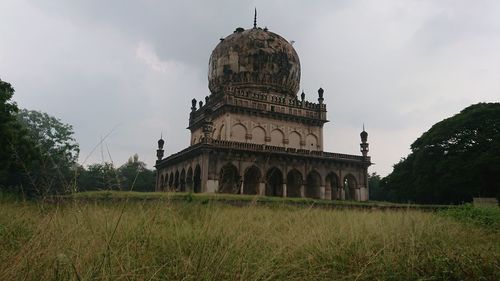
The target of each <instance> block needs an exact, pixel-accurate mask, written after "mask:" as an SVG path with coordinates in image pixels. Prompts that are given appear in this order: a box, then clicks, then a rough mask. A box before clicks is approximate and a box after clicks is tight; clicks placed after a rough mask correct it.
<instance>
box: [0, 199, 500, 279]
mask: <svg viewBox="0 0 500 281" xmlns="http://www.w3.org/2000/svg"><path fill="white" fill-rule="evenodd" d="M86 196H87V197H86V198H87V199H88V197H89V195H88V194H87V195H86ZM113 196H115V195H113ZM116 196H117V195H116ZM145 196H146V195H145ZM78 197H85V196H84V195H82V196H76V197H73V198H71V199H68V200H66V201H64V202H58V203H49V204H47V203H36V202H20V203H16V202H12V201H4V202H2V203H0V204H1V205H0V280H500V235H499V234H500V232H499V230H498V228H496V227H495V223H497V222H494V223H493V224H488V223H486V224H482V223H479V224H475V223H474V222H475V221H476V220H475V219H474V217H471V218H469V219H468V220H466V221H463V220H460V219H459V220H457V219H456V218H457V215H456V214H457V211H456V210H454V211H452V212H448V211H440V212H437V213H436V212H423V211H419V210H412V209H406V210H404V209H403V210H363V209H333V210H326V209H321V208H311V207H307V206H300V207H297V206H290V205H287V204H280V203H279V202H280V201H279V200H278V203H276V204H267V205H265V206H261V205H258V204H252V200H249V204H247V205H245V206H231V205H224V204H218V203H215V202H214V201H211V200H201V199H200V200H197V199H194V200H193V199H192V198H191V199H186V200H184V201H182V200H170V199H169V197H166V198H165V200H144V198H136V200H118V201H112V200H110V201H105V200H96V201H91V200H80V199H81V198H80V199H79V198H78ZM186 198H189V197H186ZM198 199H199V198H198ZM254 202H255V200H254ZM311 206H312V205H311ZM467 212H469V211H467ZM493 212H497V211H493ZM496 215H498V213H495V215H494V216H493V220H494V221H495V220H496V218H497V217H495V216H496ZM460 217H463V216H462V215H460ZM470 222H472V223H470ZM491 225H493V227H491Z"/></svg>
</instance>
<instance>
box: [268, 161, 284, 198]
mask: <svg viewBox="0 0 500 281" xmlns="http://www.w3.org/2000/svg"><path fill="white" fill-rule="evenodd" d="M266 196H279V197H282V196H283V174H282V173H281V171H280V170H279V169H278V168H276V167H273V168H271V169H269V170H268V171H267V174H266Z"/></svg>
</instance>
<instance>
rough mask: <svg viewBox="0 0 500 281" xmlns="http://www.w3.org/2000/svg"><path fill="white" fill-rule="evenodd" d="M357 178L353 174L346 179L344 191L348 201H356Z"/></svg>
mask: <svg viewBox="0 0 500 281" xmlns="http://www.w3.org/2000/svg"><path fill="white" fill-rule="evenodd" d="M356 187H357V183H356V178H355V177H354V176H353V175H352V174H348V175H347V176H345V177H344V191H345V199H346V200H356Z"/></svg>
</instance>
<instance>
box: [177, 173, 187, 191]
mask: <svg viewBox="0 0 500 281" xmlns="http://www.w3.org/2000/svg"><path fill="white" fill-rule="evenodd" d="M179 181H180V182H179V185H180V186H179V190H180V191H181V192H186V170H184V169H182V172H181V178H180V179H179Z"/></svg>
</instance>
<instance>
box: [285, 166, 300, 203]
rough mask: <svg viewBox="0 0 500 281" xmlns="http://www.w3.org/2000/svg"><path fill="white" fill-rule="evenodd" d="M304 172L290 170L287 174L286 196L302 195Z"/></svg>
mask: <svg viewBox="0 0 500 281" xmlns="http://www.w3.org/2000/svg"><path fill="white" fill-rule="evenodd" d="M301 188H302V174H301V173H300V172H299V171H297V170H296V169H293V170H291V171H290V172H288V175H287V176H286V197H301V193H300V189H301Z"/></svg>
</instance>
